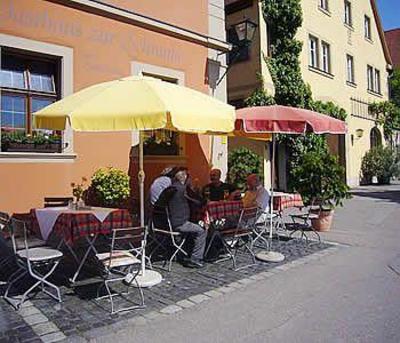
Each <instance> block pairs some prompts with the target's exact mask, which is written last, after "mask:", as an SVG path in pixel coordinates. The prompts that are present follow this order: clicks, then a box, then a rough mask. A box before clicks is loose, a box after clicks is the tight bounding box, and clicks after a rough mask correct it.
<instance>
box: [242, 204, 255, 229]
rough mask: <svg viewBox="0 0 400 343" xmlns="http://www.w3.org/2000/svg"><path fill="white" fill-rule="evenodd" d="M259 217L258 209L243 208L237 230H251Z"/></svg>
mask: <svg viewBox="0 0 400 343" xmlns="http://www.w3.org/2000/svg"><path fill="white" fill-rule="evenodd" d="M258 217H259V209H258V207H246V208H243V209H242V211H241V213H240V217H239V222H238V228H239V229H252V228H253V227H254V226H255V225H256V222H257V219H258Z"/></svg>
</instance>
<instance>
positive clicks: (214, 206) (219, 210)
mask: <svg viewBox="0 0 400 343" xmlns="http://www.w3.org/2000/svg"><path fill="white" fill-rule="evenodd" d="M242 208H243V203H242V201H240V200H232V201H210V202H209V203H208V204H207V208H206V211H207V212H208V215H209V217H210V219H211V220H217V219H223V218H228V217H235V216H238V215H240V211H241V210H242Z"/></svg>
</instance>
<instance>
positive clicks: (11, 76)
mask: <svg viewBox="0 0 400 343" xmlns="http://www.w3.org/2000/svg"><path fill="white" fill-rule="evenodd" d="M0 86H1V87H9V88H18V89H25V88H26V87H25V79H24V72H23V71H16V70H4V69H3V70H0Z"/></svg>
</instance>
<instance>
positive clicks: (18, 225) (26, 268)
mask: <svg viewBox="0 0 400 343" xmlns="http://www.w3.org/2000/svg"><path fill="white" fill-rule="evenodd" d="M9 229H10V237H11V240H12V246H13V249H14V253H15V257H16V261H17V263H18V266H19V270H17V271H16V272H15V273H14V274H13V275H12V276H11V277H10V279H9V282H8V287H7V289H6V292H5V294H4V299H6V300H7V301H8V302H9V303H10V304H11V305H12V306H13V307H14V308H15V309H17V310H18V309H19V308H20V307H21V305H22V304H23V303H24V301H25V300H26V299H27V297H28V295H29V294H30V293H31V292H33V291H34V290H35V289H36V288H38V287H39V286H40V290H41V291H42V292H44V293H46V294H48V295H49V296H51V297H52V298H54V299H55V300H57V301H59V302H61V293H60V289H59V288H58V287H57V286H56V285H54V284H53V283H51V282H50V281H48V278H49V277H50V275H51V274H53V272H54V271H55V269H56V268H57V266H58V264H59V262H60V260H61V258H62V256H63V254H62V252H61V251H59V250H56V249H51V248H47V247H35V248H31V247H29V243H28V242H29V241H28V230H27V228H26V224H25V223H24V222H23V221H20V220H18V219H15V218H11V225H9ZM21 231H22V232H23V236H24V248H22V249H18V246H17V242H16V237H15V233H16V232H21ZM27 275H29V276H30V277H31V278H33V280H35V282H34V284H33V285H32V286H30V287H29V288H28V289H27V290H26V291H25V292H24V293H23V294H22V295H21V296H20V297H13V296H10V295H9V293H10V290H11V289H13V287H14V285H15V284H16V283H17V282H18V281H20V280H22V279H23V278H24V277H25V276H27ZM50 289H53V290H54V291H55V294H53V293H52V292H50Z"/></svg>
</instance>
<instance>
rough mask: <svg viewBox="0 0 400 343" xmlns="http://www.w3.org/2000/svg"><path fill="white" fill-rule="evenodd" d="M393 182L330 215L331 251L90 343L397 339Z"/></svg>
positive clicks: (396, 192) (399, 210)
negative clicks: (333, 246)
mask: <svg viewBox="0 0 400 343" xmlns="http://www.w3.org/2000/svg"><path fill="white" fill-rule="evenodd" d="M399 223H400V186H398V185H395V186H387V187H368V188H361V189H357V190H355V191H354V198H353V199H351V200H349V201H347V202H346V205H345V207H344V208H341V209H338V210H337V211H336V214H335V223H334V228H333V230H332V231H331V232H329V233H326V234H324V238H325V239H329V240H335V241H338V242H341V243H343V244H346V246H347V247H342V248H339V249H338V250H336V251H335V252H334V253H332V254H329V255H327V256H320V257H317V258H315V259H314V260H311V261H310V260H308V261H306V262H305V263H303V264H301V265H298V266H296V267H295V268H291V269H290V270H287V271H283V272H281V273H278V274H275V275H272V276H271V277H269V278H267V279H264V280H258V281H257V282H254V283H252V284H249V285H247V286H246V287H244V288H241V289H238V290H236V291H235V292H232V293H230V294H225V295H223V296H221V297H218V298H215V299H213V300H212V301H207V302H204V303H202V304H200V306H196V307H192V308H188V309H185V310H183V311H180V312H177V313H175V314H171V315H169V316H165V317H162V318H157V319H155V320H152V321H150V322H147V323H134V324H132V325H131V327H129V328H123V329H122V328H121V329H119V330H118V331H117V332H115V331H114V332H112V333H108V334H104V333H103V334H102V335H100V334H99V335H98V337H97V340H96V341H97V342H109V341H110V340H111V339H118V341H119V342H132V341H133V340H134V341H135V342H141V343H147V342H149V343H150V342H151V343H157V342H163V343H169V342H171V343H172V342H173V343H179V342H182V343H183V342H188V341H190V342H191V343H196V342H199V343H200V342H238V343H239V342H247V343H249V342H260V343H265V342H274V343H279V342H283V343H286V342H288V343H291V342H307V343H312V342H323V343H325V342H328V343H329V342H335V343H336V342H363V343H364V342H385V343H386V342H393V343H398V342H400V325H399V323H400V275H399V273H397V272H396V270H397V269H396V268H398V266H399V264H400V261H399V258H400V255H399V253H400V248H399V247H400V225H399Z"/></svg>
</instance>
